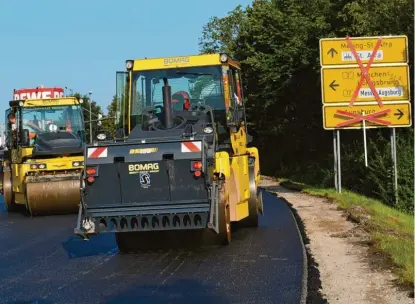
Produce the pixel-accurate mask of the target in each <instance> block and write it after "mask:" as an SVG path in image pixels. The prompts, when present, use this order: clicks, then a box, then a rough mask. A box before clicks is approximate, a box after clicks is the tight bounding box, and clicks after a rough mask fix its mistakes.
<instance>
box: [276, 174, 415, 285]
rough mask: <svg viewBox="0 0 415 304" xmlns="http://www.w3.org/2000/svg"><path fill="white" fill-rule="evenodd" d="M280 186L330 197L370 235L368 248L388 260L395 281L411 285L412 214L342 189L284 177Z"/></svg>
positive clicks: (412, 271)
mask: <svg viewBox="0 0 415 304" xmlns="http://www.w3.org/2000/svg"><path fill="white" fill-rule="evenodd" d="M279 180H280V185H281V186H283V187H285V188H288V189H291V190H296V191H301V192H304V193H307V194H310V195H314V196H320V197H325V198H328V199H330V200H331V201H332V202H334V203H335V204H337V205H338V206H339V208H340V209H342V210H344V211H346V212H347V214H348V216H349V219H350V220H352V221H354V222H356V223H358V224H359V225H361V226H362V227H363V228H364V229H365V230H366V231H368V232H369V233H370V235H371V237H372V242H373V246H372V249H374V250H375V251H376V253H382V254H383V255H384V256H385V257H387V258H388V260H389V261H390V262H392V265H393V266H395V267H393V269H392V270H393V271H394V272H395V273H397V274H398V276H399V282H398V283H399V284H402V285H408V286H411V287H412V286H413V285H414V217H413V216H412V215H410V214H406V213H403V212H400V211H398V210H396V209H393V208H391V207H388V206H386V205H384V204H382V203H381V202H380V201H378V200H375V199H371V198H367V197H365V196H362V195H359V194H356V193H353V192H350V191H347V190H342V193H337V192H336V190H335V189H321V188H315V187H311V186H308V185H305V184H301V183H297V182H293V181H291V180H288V179H279Z"/></svg>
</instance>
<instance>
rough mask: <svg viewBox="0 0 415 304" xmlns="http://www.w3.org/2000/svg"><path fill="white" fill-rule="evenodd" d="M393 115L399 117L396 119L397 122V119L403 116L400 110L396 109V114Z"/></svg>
mask: <svg viewBox="0 0 415 304" xmlns="http://www.w3.org/2000/svg"><path fill="white" fill-rule="evenodd" d="M393 115H395V116H399V117H398V120H399V119H401V118H402V116H403V112H402V111H401V110H399V109H398V113H394V114H393Z"/></svg>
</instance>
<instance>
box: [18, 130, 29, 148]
mask: <svg viewBox="0 0 415 304" xmlns="http://www.w3.org/2000/svg"><path fill="white" fill-rule="evenodd" d="M20 145H21V146H23V147H28V146H30V135H29V129H23V132H22V135H21V137H20Z"/></svg>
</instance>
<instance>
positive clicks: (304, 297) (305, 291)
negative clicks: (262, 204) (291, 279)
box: [258, 187, 309, 304]
mask: <svg viewBox="0 0 415 304" xmlns="http://www.w3.org/2000/svg"><path fill="white" fill-rule="evenodd" d="M258 188H259V189H260V190H261V191H265V192H268V193H269V194H272V195H273V196H276V197H278V198H279V199H281V200H282V201H283V202H284V203H285V204H286V205H287V207H288V208H289V209H290V211H291V212H290V214H291V216H292V218H293V220H294V223H295V227H296V228H297V232H298V236H299V239H300V242H301V248H302V252H303V275H302V276H303V278H302V280H301V281H302V287H301V290H302V291H301V300H300V303H301V304H306V303H307V298H308V287H309V286H308V279H309V277H308V275H309V272H308V267H309V265H308V253H307V249H306V247H305V244H304V236H303V233H302V229H300V227H299V225H298V221H297V219H296V215H295V212H293V208H292V207H291V206H290V203H289V202H288V201H287V200H286V199H285V198H284V197H281V196H278V195H277V194H276V193H273V192H271V191H268V190H266V189H264V188H263V187H258ZM265 212H266V210H264V213H265ZM297 216H298V214H297Z"/></svg>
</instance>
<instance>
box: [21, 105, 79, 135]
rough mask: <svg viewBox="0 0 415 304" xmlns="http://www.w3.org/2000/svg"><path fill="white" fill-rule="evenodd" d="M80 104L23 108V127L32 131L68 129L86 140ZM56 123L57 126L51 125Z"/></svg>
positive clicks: (67, 130)
mask: <svg viewBox="0 0 415 304" xmlns="http://www.w3.org/2000/svg"><path fill="white" fill-rule="evenodd" d="M82 117H83V116H82V108H81V106H80V105H65V106H51V107H30V108H23V109H22V119H23V129H29V132H30V133H35V134H37V133H39V132H50V131H55V130H56V131H57V130H59V131H66V132H73V133H75V134H76V135H78V136H80V138H81V139H82V140H84V138H83V137H84V132H83V130H84V126H83V118H82ZM51 125H55V126H56V127H52V128H51V127H50V126H51Z"/></svg>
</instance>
